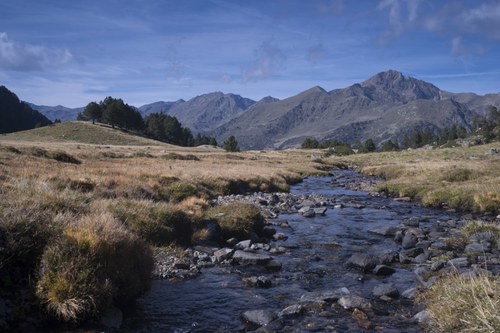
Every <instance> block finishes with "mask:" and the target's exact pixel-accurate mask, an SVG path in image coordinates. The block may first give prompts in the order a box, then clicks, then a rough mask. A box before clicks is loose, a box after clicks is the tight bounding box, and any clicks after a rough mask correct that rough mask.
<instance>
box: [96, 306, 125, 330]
mask: <svg viewBox="0 0 500 333" xmlns="http://www.w3.org/2000/svg"><path fill="white" fill-rule="evenodd" d="M122 322H123V313H122V311H121V310H120V309H118V308H117V307H115V306H111V307H109V308H108V309H107V310H106V311H105V312H104V314H103V316H102V318H101V325H103V326H105V327H107V328H112V329H119V328H120V326H121V325H122Z"/></svg>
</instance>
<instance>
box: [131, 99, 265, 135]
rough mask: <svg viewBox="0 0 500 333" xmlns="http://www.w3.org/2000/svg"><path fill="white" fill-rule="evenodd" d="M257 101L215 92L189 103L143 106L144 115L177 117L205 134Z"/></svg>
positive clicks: (183, 123) (193, 129)
mask: <svg viewBox="0 0 500 333" xmlns="http://www.w3.org/2000/svg"><path fill="white" fill-rule="evenodd" d="M253 104H255V101H253V100H251V99H248V98H244V97H241V96H239V95H234V94H223V93H221V92H213V93H209V94H204V95H200V96H197V97H194V98H191V99H190V100H188V101H184V100H179V101H177V102H156V103H152V104H147V105H144V106H141V107H140V108H139V111H140V112H141V114H143V115H147V114H150V113H152V112H162V113H166V114H168V115H171V116H174V117H176V118H177V119H178V120H179V121H180V123H181V124H182V125H183V126H185V127H188V128H190V129H191V130H192V131H193V132H194V133H205V132H209V131H212V130H214V129H215V128H217V127H219V126H221V125H223V124H225V123H227V122H228V121H230V120H231V119H233V118H235V117H237V116H239V115H241V114H243V113H244V112H245V110H246V109H247V108H248V107H249V106H251V105H253Z"/></svg>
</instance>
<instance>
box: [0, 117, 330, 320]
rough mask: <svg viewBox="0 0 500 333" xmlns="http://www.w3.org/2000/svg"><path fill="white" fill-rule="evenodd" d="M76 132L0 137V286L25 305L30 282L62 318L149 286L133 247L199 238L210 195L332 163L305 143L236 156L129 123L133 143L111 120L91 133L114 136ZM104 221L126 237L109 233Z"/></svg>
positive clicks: (263, 186) (287, 179)
mask: <svg viewBox="0 0 500 333" xmlns="http://www.w3.org/2000/svg"><path fill="white" fill-rule="evenodd" d="M82 126H87V127H88V126H91V125H89V124H86V125H85V124H83V125H82V124H78V128H80V129H81V128H82ZM51 128H52V129H54V128H55V129H56V130H57V131H56V132H55V134H54V133H52V134H51V133H50V132H46V131H47V130H48V129H51ZM70 129H71V128H67V127H59V126H55V127H49V128H46V129H44V130H45V132H43V131H42V132H41V131H34V132H24V133H15V134H12V135H2V136H0V285H1V288H2V290H7V289H8V290H12V292H10V291H9V292H6V293H4V294H2V298H3V299H4V300H7V301H9V302H11V303H13V304H15V306H18V307H19V308H23V307H24V306H25V304H23V300H21V299H19V298H18V297H17V295H18V293H19V292H18V291H19V290H20V289H24V290H26V291H28V292H30V293H32V295H33V297H34V295H35V294H36V295H37V296H38V299H39V300H40V301H42V303H43V304H44V305H45V308H46V309H47V311H48V312H49V313H51V314H53V315H54V316H56V317H57V318H59V319H61V320H63V321H79V320H84V319H97V318H98V317H99V315H100V313H101V312H102V310H103V308H105V307H106V306H107V305H108V304H109V303H111V302H112V303H114V304H115V305H117V306H121V305H123V301H124V300H125V301H128V300H129V299H128V298H130V299H133V298H135V297H136V296H137V295H138V294H139V291H143V289H144V288H145V284H144V281H145V280H147V281H149V272H147V270H148V268H147V267H143V266H141V265H143V264H144V265H145V264H147V263H148V262H149V261H148V259H147V258H149V256H148V254H147V253H143V252H144V251H143V249H144V247H141V246H139V245H137V246H128V245H127V244H140V242H141V241H140V239H139V238H138V237H137V235H140V236H141V237H143V238H145V239H147V240H149V241H150V242H151V243H154V244H158V245H162V246H164V245H169V246H172V245H173V244H181V245H187V244H189V243H190V242H191V241H192V240H193V239H194V240H196V241H203V240H205V239H206V238H207V237H208V236H210V235H209V234H207V232H208V229H207V230H205V229H203V228H202V219H203V218H204V217H205V215H206V211H207V209H208V208H209V204H208V199H210V198H211V197H214V196H217V195H221V194H228V193H241V192H245V191H274V190H287V189H288V188H289V186H290V184H291V183H293V182H297V181H300V180H301V178H302V176H303V175H305V174H325V173H326V171H325V169H328V166H327V165H325V164H324V162H323V161H321V160H314V161H313V159H312V158H311V156H309V154H308V153H307V152H304V151H284V152H244V153H231V154H229V153H226V152H225V151H223V150H221V149H215V148H181V147H174V146H170V145H166V144H161V143H158V142H151V141H144V140H143V139H142V138H141V139H137V140H139V141H134V140H136V138H130V137H126V134H125V133H121V132H120V133H119V134H118V135H119V136H120V138H118V139H117V141H116V142H120V143H127V144H129V145H111V144H110V142H113V140H115V139H116V138H115V139H113V138H112V137H113V135H114V134H113V133H111V134H110V133H107V131H108V129H104V132H103V131H101V132H100V133H97V134H96V135H95V136H94V138H93V139H95V138H100V139H102V140H103V143H104V142H105V143H106V145H99V144H89V143H88V140H87V143H82V142H78V143H77V142H74V140H76V139H78V138H79V137H83V136H85V137H92V133H88V128H87V129H86V130H85V131H86V132H85V131H84V132H83V133H82V132H79V131H80V129H76V130H75V132H74V133H69V132H64V131H66V130H70ZM62 130H64V131H62ZM63 132H64V133H63ZM68 133H69V134H71V135H69V134H68ZM84 134H85V135H84ZM63 135H64V139H63V137H62V136H63ZM110 135H111V136H110ZM82 140H83V139H82ZM141 144H142V145H141ZM146 144H147V145H146ZM68 162H69V163H68ZM110 213H111V214H112V215H110ZM85 221H87V222H85ZM89 221H94V222H92V223H91V222H89ZM117 221H118V222H117ZM93 223H94V224H93ZM97 224H99V225H101V226H102V227H103V228H104V229H99V228H98V227H97ZM106 226H109V227H111V229H113V232H114V237H117V238H120V237H121V236H120V235H122V236H123V237H122V238H121V239H124V241H123V242H121V243H120V242H118V243H116V242H115V241H113V239H115V238H113V237H111V233H108V231H110V230H108V229H106ZM131 231H132V232H133V233H131ZM193 233H194V234H193ZM108 236H109V237H108ZM126 240H129V242H127V241H126ZM112 249H115V250H116V252H113V251H112ZM145 252H147V251H145ZM139 257H140V258H143V259H142V261H140V262H137V260H135V259H134V260H130V258H139ZM122 258H125V259H128V261H125V262H124V261H123V260H121V259H122ZM144 258H145V259H144ZM129 263H132V264H133V265H134V267H130V265H129ZM103 267H108V268H110V270H112V271H113V272H116V274H114V275H113V274H112V272H111V271H103V270H102V268H103ZM141 267H142V268H141ZM38 271H40V272H41V275H39V274H37V273H38ZM141 272H142V273H144V272H146V274H142V273H141ZM139 273H141V274H142V275H140V276H139V277H138V274H139ZM146 275H147V276H146ZM130 279H135V280H134V281H131V280H130ZM34 286H37V290H34ZM134 286H137V288H136V287H134ZM4 288H5V289H4ZM134 288H135V289H134ZM120 290H123V291H125V290H128V291H126V292H125V294H124V293H122V292H121V291H120ZM127 295H128V296H129V297H126V296H127ZM19 313H20V315H19V318H18V320H19V321H20V322H21V321H22V320H23V319H24V318H23V317H22V312H19Z"/></svg>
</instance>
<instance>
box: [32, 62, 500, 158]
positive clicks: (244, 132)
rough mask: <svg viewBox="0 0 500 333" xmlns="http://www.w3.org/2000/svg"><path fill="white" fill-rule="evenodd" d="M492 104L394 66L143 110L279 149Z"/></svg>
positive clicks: (381, 135)
mask: <svg viewBox="0 0 500 333" xmlns="http://www.w3.org/2000/svg"><path fill="white" fill-rule="evenodd" d="M488 105H500V93H490V94H485V95H478V94H475V93H452V92H447V91H444V90H441V89H439V88H438V87H437V86H435V85H434V84H432V83H429V82H425V81H423V80H419V79H416V78H414V77H411V76H406V75H404V74H403V73H401V72H398V71H395V70H387V71H384V72H380V73H377V74H375V75H373V76H372V77H370V78H368V79H366V80H364V81H362V82H359V83H355V84H352V85H350V86H348V87H345V88H338V89H333V90H330V91H326V90H325V89H324V88H322V87H320V86H314V87H311V88H309V89H307V90H305V91H302V92H299V93H298V94H296V95H293V96H290V97H287V98H284V99H276V98H273V97H270V96H267V97H264V98H262V99H261V100H259V101H254V100H251V99H248V98H245V97H242V96H240V95H236V94H232V93H222V92H220V91H218V92H217V91H216V92H211V93H207V94H202V95H199V96H195V97H193V98H191V99H189V100H187V101H185V100H182V99H180V100H177V101H175V102H163V101H160V102H154V103H150V104H146V105H143V106H141V107H139V108H138V110H139V111H140V112H141V114H142V115H143V116H146V115H148V114H150V113H153V112H161V113H166V114H169V115H171V116H175V117H177V119H178V120H179V121H180V122H181V124H182V125H183V126H185V127H189V128H190V129H191V130H192V131H193V133H195V134H196V133H202V134H208V135H213V136H215V137H216V138H217V140H218V141H219V142H223V141H224V140H225V139H226V138H227V137H229V136H231V135H234V136H235V137H236V138H237V139H238V142H239V144H240V147H241V148H242V149H266V148H268V149H276V148H287V147H294V146H297V145H300V143H301V141H303V140H304V139H305V138H307V137H314V138H316V139H319V140H323V139H338V140H343V141H347V142H349V143H352V142H354V141H357V140H361V141H363V140H366V139H368V138H372V139H374V140H375V141H376V142H377V143H378V144H380V143H382V142H383V141H385V140H389V139H391V140H393V141H401V140H402V137H403V136H404V135H406V134H407V133H409V132H410V131H411V130H413V129H421V128H429V129H430V130H431V131H433V132H437V131H438V130H439V129H440V128H443V127H447V126H451V125H453V124H455V125H459V126H463V127H465V128H467V129H470V128H471V126H472V123H473V121H474V117H477V116H480V117H484V116H485V115H486V113H487V106H488ZM82 109H83V108H78V109H70V110H72V111H71V112H73V113H75V112H76V110H82ZM45 111H46V112H48V109H45ZM431 111H432V112H431ZM41 112H42V113H43V111H41ZM53 114H54V113H53ZM75 118H76V113H75ZM59 119H61V120H66V119H65V118H63V117H59Z"/></svg>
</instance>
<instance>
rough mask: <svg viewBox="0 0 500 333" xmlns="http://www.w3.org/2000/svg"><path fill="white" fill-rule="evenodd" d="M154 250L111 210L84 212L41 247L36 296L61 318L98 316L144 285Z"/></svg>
mask: <svg viewBox="0 0 500 333" xmlns="http://www.w3.org/2000/svg"><path fill="white" fill-rule="evenodd" d="M152 265H153V261H152V252H151V250H150V249H149V248H148V247H147V246H146V245H145V244H144V243H143V242H142V241H141V240H140V239H139V238H138V237H137V236H135V235H133V234H132V233H130V232H129V231H127V230H126V229H125V228H124V227H123V226H122V225H121V224H120V223H119V222H118V221H117V220H116V219H114V218H113V216H111V215H110V214H105V213H104V214H103V213H100V214H95V215H88V216H85V217H82V218H81V219H80V220H78V221H77V222H76V223H74V224H72V225H69V226H67V227H66V229H65V230H64V232H63V234H62V236H61V237H60V238H58V239H57V240H56V241H55V242H53V243H51V244H50V245H49V246H48V247H47V248H46V249H45V251H44V254H43V257H42V260H41V269H40V279H39V281H38V283H37V295H38V297H39V298H40V300H41V301H42V303H43V304H46V306H47V311H48V312H49V313H50V314H52V315H54V316H55V317H56V318H58V319H60V320H62V321H68V322H79V321H85V320H93V319H97V318H99V316H100V314H102V312H103V311H104V310H105V309H106V308H107V307H108V306H109V305H111V304H112V303H115V304H116V305H118V306H120V305H123V302H128V301H131V300H133V299H135V298H136V297H137V296H139V295H140V294H141V293H143V292H144V291H146V290H147V288H148V287H149V283H150V281H149V280H150V274H151V270H152Z"/></svg>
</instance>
